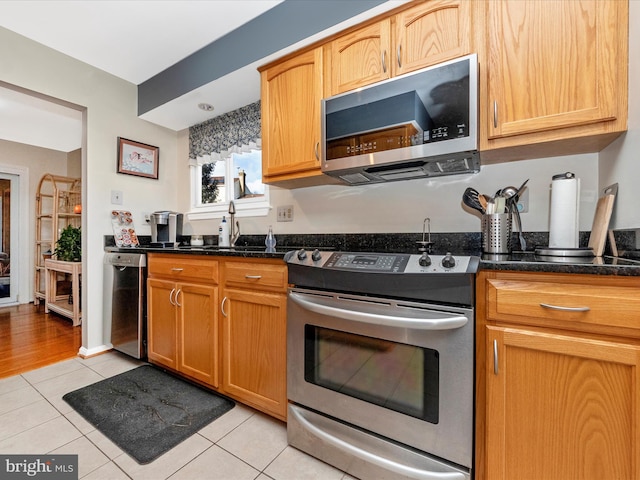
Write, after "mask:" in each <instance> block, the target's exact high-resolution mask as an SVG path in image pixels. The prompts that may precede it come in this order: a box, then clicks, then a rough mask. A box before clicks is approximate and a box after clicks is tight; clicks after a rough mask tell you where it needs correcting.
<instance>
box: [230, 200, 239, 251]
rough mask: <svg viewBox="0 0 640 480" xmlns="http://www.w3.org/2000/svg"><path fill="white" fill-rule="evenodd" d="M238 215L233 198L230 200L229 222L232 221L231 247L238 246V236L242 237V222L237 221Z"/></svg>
mask: <svg viewBox="0 0 640 480" xmlns="http://www.w3.org/2000/svg"><path fill="white" fill-rule="evenodd" d="M235 216H236V206H235V205H234V204H233V200H232V201H230V202H229V222H230V224H231V225H230V227H231V228H230V229H229V234H230V239H229V245H230V246H231V247H235V246H236V242H237V241H238V237H240V222H237V221H236V219H235Z"/></svg>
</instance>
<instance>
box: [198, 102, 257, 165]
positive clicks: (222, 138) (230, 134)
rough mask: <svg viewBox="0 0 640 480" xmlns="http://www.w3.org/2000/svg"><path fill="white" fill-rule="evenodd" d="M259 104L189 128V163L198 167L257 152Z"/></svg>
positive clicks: (253, 104) (252, 104) (247, 106)
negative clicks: (237, 155) (233, 154)
mask: <svg viewBox="0 0 640 480" xmlns="http://www.w3.org/2000/svg"><path fill="white" fill-rule="evenodd" d="M260 137H261V133H260V101H259V100H258V101H257V102H255V103H251V104H249V105H246V106H244V107H242V108H239V109H237V110H234V111H232V112H228V113H225V114H223V115H220V116H218V117H215V118H212V119H211V120H207V121H206V122H202V123H199V124H198V125H194V126H192V127H189V164H190V165H196V164H197V165H202V164H203V163H210V162H215V161H217V160H221V159H225V158H229V156H231V154H232V153H240V152H249V151H251V150H259V149H260V147H261V141H260V140H261V139H260Z"/></svg>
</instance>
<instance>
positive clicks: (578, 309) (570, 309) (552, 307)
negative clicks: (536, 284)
mask: <svg viewBox="0 0 640 480" xmlns="http://www.w3.org/2000/svg"><path fill="white" fill-rule="evenodd" d="M540 306H541V307H542V308H548V309H549V310H561V311H563V312H588V311H589V310H591V308H589V307H563V306H560V305H550V304H548V303H541V304H540Z"/></svg>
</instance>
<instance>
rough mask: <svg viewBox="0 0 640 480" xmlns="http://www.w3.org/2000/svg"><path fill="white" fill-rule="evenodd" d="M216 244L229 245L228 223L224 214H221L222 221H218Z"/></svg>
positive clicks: (220, 245)
mask: <svg viewBox="0 0 640 480" xmlns="http://www.w3.org/2000/svg"><path fill="white" fill-rule="evenodd" d="M218 246H219V247H228V246H229V224H228V223H227V219H226V218H225V217H224V215H223V216H222V221H221V222H220V226H219V227H218Z"/></svg>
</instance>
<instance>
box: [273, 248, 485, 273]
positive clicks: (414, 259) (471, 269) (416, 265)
mask: <svg viewBox="0 0 640 480" xmlns="http://www.w3.org/2000/svg"><path fill="white" fill-rule="evenodd" d="M285 261H286V262H287V263H289V264H295V265H304V266H309V267H316V268H325V269H331V270H350V271H362V272H367V273H399V274H400V273H412V274H415V273H418V274H420V273H425V274H434V273H444V274H446V273H475V272H476V271H477V269H478V259H477V257H469V256H464V255H463V256H459V257H458V256H454V255H452V254H450V253H447V254H446V255H427V254H422V255H409V254H403V253H370V252H322V251H319V250H314V251H313V253H312V254H311V255H308V254H307V252H306V251H305V250H297V251H296V252H291V253H290V254H287V256H286V257H285Z"/></svg>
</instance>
